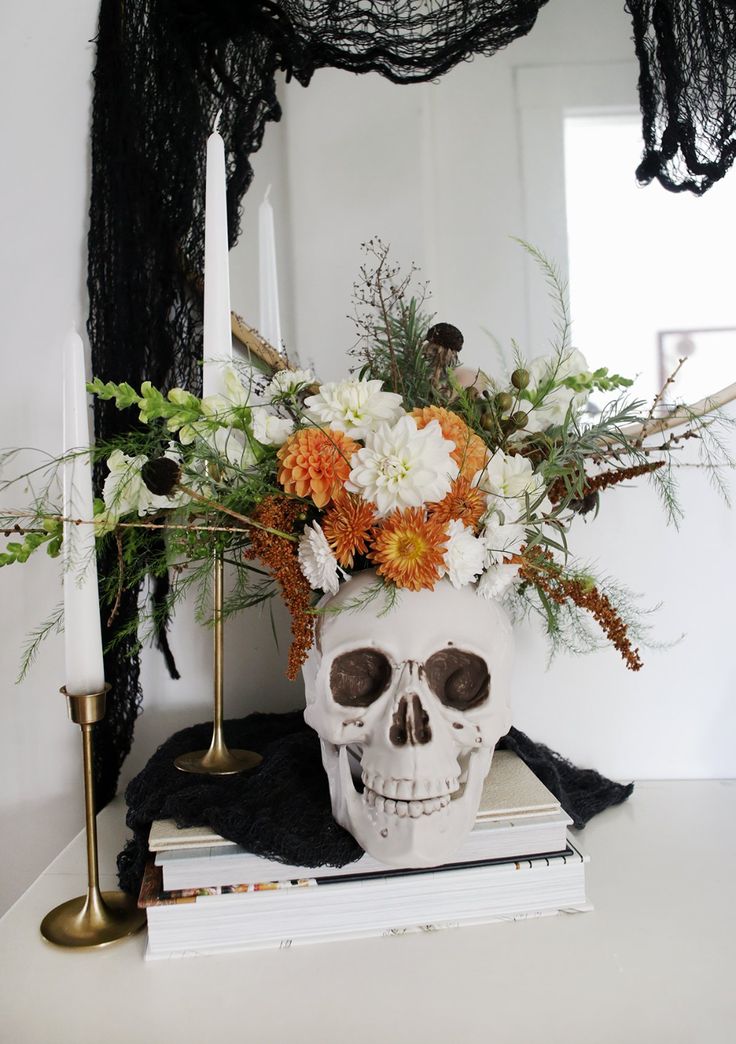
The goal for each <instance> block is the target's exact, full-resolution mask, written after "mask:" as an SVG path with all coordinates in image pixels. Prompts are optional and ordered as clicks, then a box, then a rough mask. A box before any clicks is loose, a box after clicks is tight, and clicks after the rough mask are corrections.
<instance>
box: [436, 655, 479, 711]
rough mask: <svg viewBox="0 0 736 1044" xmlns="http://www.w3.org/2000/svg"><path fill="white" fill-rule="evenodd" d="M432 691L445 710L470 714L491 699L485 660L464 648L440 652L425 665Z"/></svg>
mask: <svg viewBox="0 0 736 1044" xmlns="http://www.w3.org/2000/svg"><path fill="white" fill-rule="evenodd" d="M424 670H425V672H426V675H427V681H428V682H429V687H430V688H431V690H432V692H433V693H434V694H435V696H437V697H438V698H439V699H440V700H441V701H442V702H443V703H444V704H445V706H446V707H452V708H453V710H460V711H467V710H471V709H472V708H473V707H479V706H480V704H481V703H484V702H485V700H487V699H488V694H489V693H490V691H491V676H490V674H489V673H488V667H487V666H486V662H485V660H482V659H481V658H480V656H476V655H475V653H471V652H463V650H462V649H441V650H440V651H439V652H436V653H434V655H432V656H430V658H429V659H428V660H427V662H426V663H425V665H424Z"/></svg>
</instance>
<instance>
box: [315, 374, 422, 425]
mask: <svg viewBox="0 0 736 1044" xmlns="http://www.w3.org/2000/svg"><path fill="white" fill-rule="evenodd" d="M382 387H383V382H382V381H360V380H358V379H357V378H351V379H350V380H347V381H336V382H334V383H331V384H323V385H322V386H321V387H320V389H319V391H318V392H317V394H316V395H310V396H308V398H306V399H305V400H304V405H305V406H306V409H307V416H308V417H309V419H310V420H312V421H314V423H315V424H319V425H324V426H325V427H328V428H336V429H337V431H344V432H345V434H346V435H349V436H350V437H351V438H353V439H364V438H365V437H366V435H368V434H369V433H370V432H372V431H375V430H376V428H377V427H378V426H379V424H393V423H394V422H395V421H397V420H398V419H399V417H401V415H402V414H403V413H404V410H403V408H402V405H401V396H400V395H397V394H396V393H395V392H385V391H381V388H382Z"/></svg>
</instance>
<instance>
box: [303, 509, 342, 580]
mask: <svg viewBox="0 0 736 1044" xmlns="http://www.w3.org/2000/svg"><path fill="white" fill-rule="evenodd" d="M297 555H298V558H299V566H300V568H301V571H302V573H303V574H304V576H305V577H306V578H307V580H308V581H309V586H310V587H312V588H314V589H315V590H320V591H324V592H326V593H329V594H337V591H338V588H339V587H340V573H341V572H342V570H341V569H340V567H339V565H338V564H337V559H336V558H335V556H334V554H333V553H332V548H331V547H330V545H329V544H328V542H327V537H326V536H325V534H324V533H323V531H322V526H320V524H319V523H318V522H312V524H311V526H305V527H304V532H303V533H302V535H301V536H300V537H299V547H298V550H297ZM343 575H344V574H343Z"/></svg>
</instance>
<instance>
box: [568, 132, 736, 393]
mask: <svg viewBox="0 0 736 1044" xmlns="http://www.w3.org/2000/svg"><path fill="white" fill-rule="evenodd" d="M641 152H642V143H641V117H640V116H639V114H638V113H633V112H632V113H623V114H622V113H618V114H612V113H610V112H604V113H597V114H585V115H569V116H567V117H566V118H565V183H566V197H567V234H568V257H569V269H570V306H571V313H572V318H573V340H574V343H575V345H576V346H579V347H580V348H581V349H582V350H583V351H584V353H585V355H586V357H587V359H588V362H589V364H590V365H591V367H593V368H595V367H596V366H606V365H607V366H609V368H613V367H614V366H615V368H616V369H617V370H618V372H619V373H622V374H624V375H626V376H631V377H633V376H635V375H637V374H638V375H640V377H639V380H638V381H637V392H638V393H640V394H641V395H642V396H643V397H645V398H649V397H650V396H652V395H654V394H655V393H656V391H658V389H659V388H660V387H661V384H662V381H663V377H664V378H666V376H668V375H669V373H670V372H671V370H672V367H673V366H675V365H677V359H678V358H682V357H683V356H686V357H687V362H686V363H685V365H684V366H683V367H682V370H681V372H680V374H679V376H678V379H677V382H676V384H675V385H674V394H673V396H668V398H670V399H671V398H673V397H677V398H678V399H684V400H686V401H693V400H695V399H697V398H700V397H702V396H703V395H707V394H709V393H710V392H714V391H716V390H718V389H719V388H721V387H723V386H724V385H726V384H730V383H732V382H733V381H736V292H735V291H734V260H733V248H732V233H733V229H734V227H735V226H736V170H734V171H732V172H731V173H730V174H727V175H726V177H725V178H724V179H723V181H722V182H719V183H718V184H716V185H715V186H713V188H712V189H711V190H710V191H709V192H707V193H706V194H705V195H704V196H702V197H699V198H698V197H696V196H693V195H691V194H690V193H687V192H681V193H677V194H675V193H671V192H667V191H666V190H665V189H663V188H662V187H661V186H660V185H659V184H655V183H652V184H651V185H649V186H647V187H642V186H640V185H638V183H637V182H636V180H635V177H634V171H635V169H636V166H637V164H638V163H639V160H640V157H641Z"/></svg>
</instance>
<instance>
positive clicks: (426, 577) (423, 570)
mask: <svg viewBox="0 0 736 1044" xmlns="http://www.w3.org/2000/svg"><path fill="white" fill-rule="evenodd" d="M447 539H448V538H447V533H446V531H445V527H444V526H443V525H440V524H439V523H438V522H435V521H434V520H432V519H425V517H424V512H423V511H422V509H421V508H405V509H404V510H403V511H394V512H393V513H392V514H391V515H389V516H388V518H387V519H385V521H383V522H382V523H381V524H380V526H379V527H378V529H377V530H376V535H375V537H374V540H373V547H372V549H371V552H370V558H371V559H372V561H373V562H375V563H376V571H377V572H378V573H379V575H380V576H383V577H385V578H386V580H392V581H393V582H394V583H395V584H396V586H397V587H408V588H409V590H410V591H421V590H423V589H428V590H430V591H431V590H432V588H433V587H434V585H435V584H436V583H437V581H438V580H439V578H440V568H441V566H442V564H443V559H444V554H445V551H446V545H447Z"/></svg>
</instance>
